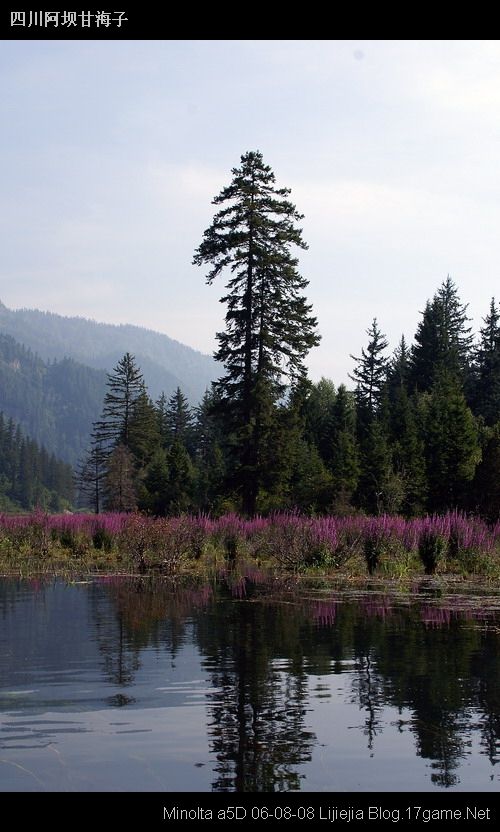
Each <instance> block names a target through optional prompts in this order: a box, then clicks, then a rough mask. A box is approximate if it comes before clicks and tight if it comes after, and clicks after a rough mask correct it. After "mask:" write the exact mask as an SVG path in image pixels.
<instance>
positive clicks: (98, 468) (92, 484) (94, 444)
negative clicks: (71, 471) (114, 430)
mask: <svg viewBox="0 0 500 832" xmlns="http://www.w3.org/2000/svg"><path fill="white" fill-rule="evenodd" d="M107 460H108V453H107V451H106V450H105V449H104V448H103V443H102V440H101V439H100V438H99V435H98V434H97V433H96V432H95V431H93V432H92V434H91V437H90V449H89V451H88V453H87V455H86V456H85V457H84V459H83V460H81V462H80V463H79V465H78V468H77V470H76V476H75V481H76V485H77V488H78V491H79V493H80V495H82V496H84V497H87V498H88V499H89V500H90V505H91V506H92V508H93V510H94V512H95V514H99V513H100V511H101V509H102V505H103V489H104V481H105V478H106V463H107Z"/></svg>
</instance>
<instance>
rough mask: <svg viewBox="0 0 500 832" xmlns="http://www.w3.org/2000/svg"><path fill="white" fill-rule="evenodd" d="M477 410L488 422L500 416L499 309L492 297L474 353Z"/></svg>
mask: <svg viewBox="0 0 500 832" xmlns="http://www.w3.org/2000/svg"><path fill="white" fill-rule="evenodd" d="M473 401H474V406H475V412H476V414H477V415H479V416H482V417H483V418H484V420H485V422H486V424H487V425H494V424H495V423H496V422H497V421H498V420H499V419H500V310H499V309H498V307H497V305H496V304H495V298H492V299H491V303H490V311H489V314H488V315H487V316H486V318H484V327H483V328H482V329H481V330H480V341H479V345H478V347H477V350H476V356H475V385H474V395H473Z"/></svg>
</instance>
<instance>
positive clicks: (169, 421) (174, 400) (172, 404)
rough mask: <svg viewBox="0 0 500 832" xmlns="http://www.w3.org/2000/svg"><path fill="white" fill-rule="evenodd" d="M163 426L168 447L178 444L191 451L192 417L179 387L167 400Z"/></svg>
mask: <svg viewBox="0 0 500 832" xmlns="http://www.w3.org/2000/svg"><path fill="white" fill-rule="evenodd" d="M165 425H166V431H167V436H168V444H169V445H171V444H172V443H173V442H180V443H181V445H184V447H185V448H186V449H187V450H188V451H191V450H193V417H192V414H191V409H190V407H189V403H188V400H187V398H186V397H185V395H184V394H183V392H182V390H181V388H180V387H177V389H176V390H175V392H174V393H173V394H172V396H171V397H170V399H169V402H168V407H167V409H166V413H165Z"/></svg>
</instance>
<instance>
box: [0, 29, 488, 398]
mask: <svg viewBox="0 0 500 832" xmlns="http://www.w3.org/2000/svg"><path fill="white" fill-rule="evenodd" d="M0 107H1V111H2V129H1V131H0V182H1V185H0V220H1V222H0V300H2V301H3V302H4V303H5V304H6V305H7V306H9V307H13V308H17V307H37V308H40V309H47V310H50V311H54V312H59V313H61V314H65V315H83V316H85V317H91V318H94V319H96V320H100V321H109V322H113V323H135V324H140V325H143V326H147V327H151V328H153V329H157V330H160V331H161V332H165V333H167V334H168V335H170V336H171V337H173V338H177V339H178V340H180V341H183V342H184V343H186V344H189V345H191V346H193V347H195V348H196V349H199V350H201V351H203V352H212V351H213V349H214V346H215V338H214V333H215V331H216V330H218V329H220V328H221V327H222V326H223V313H224V309H223V307H222V305H221V304H219V302H218V299H219V297H220V296H221V295H222V293H223V284H222V283H219V284H214V285H213V286H212V287H208V286H205V284H204V271H203V269H201V268H198V267H195V266H193V265H192V264H191V263H192V257H193V252H194V250H195V248H196V247H197V246H198V245H199V243H200V241H201V238H202V234H203V231H204V229H205V228H206V227H207V226H208V225H209V224H210V222H211V219H212V216H213V213H214V211H215V208H214V206H212V205H211V200H212V198H213V197H214V196H215V195H216V194H217V193H218V192H219V191H220V190H221V188H222V187H223V186H224V185H226V184H228V183H229V181H230V179H231V168H233V167H235V166H237V165H238V164H239V160H240V157H241V155H242V153H244V152H246V151H248V150H260V151H261V152H262V153H263V156H264V161H265V162H266V163H267V164H269V165H271V167H272V168H273V170H274V172H275V174H276V179H277V184H278V186H287V187H290V188H291V189H292V196H291V199H292V200H293V201H294V202H295V204H296V206H297V208H298V210H299V211H300V212H301V213H303V214H305V219H304V221H303V229H304V238H305V240H306V241H307V242H308V243H309V250H308V251H307V252H301V253H300V271H301V273H302V274H303V275H305V276H306V277H307V278H308V279H309V280H310V285H309V288H308V297H309V299H310V301H311V302H312V303H313V306H314V310H315V313H316V315H317V317H318V320H319V329H320V332H321V334H322V343H321V346H320V347H319V348H317V349H315V350H313V351H312V352H311V354H310V356H309V360H308V364H309V367H310V371H311V376H312V377H313V378H314V379H318V378H319V377H320V376H321V375H326V376H327V377H329V378H332V379H333V380H334V381H335V382H336V383H340V382H342V381H344V382H345V381H346V380H347V373H348V372H349V371H350V370H351V369H352V364H353V362H352V360H351V359H349V353H355V354H359V351H360V349H361V347H362V346H363V345H365V344H366V335H365V330H366V328H367V327H368V326H369V324H370V322H371V320H372V319H373V317H375V316H376V317H377V318H378V320H379V324H380V326H381V328H382V330H383V331H384V332H385V333H386V334H387V336H388V338H389V342H390V346H391V348H393V347H394V346H396V343H397V341H398V340H399V338H400V336H401V334H402V333H404V334H405V336H406V337H407V339H408V340H410V341H411V339H412V338H413V334H414V332H415V328H416V325H417V323H418V320H419V318H420V315H419V312H420V311H421V310H422V309H423V307H424V305H425V301H426V299H427V298H429V297H431V296H432V295H433V294H434V292H435V290H436V289H437V288H438V286H439V284H440V283H441V282H442V281H443V280H444V279H445V278H446V276H447V274H450V275H451V276H452V278H453V279H454V280H455V282H456V283H457V285H458V287H459V290H460V294H461V297H462V299H463V301H464V302H468V303H469V312H470V315H471V317H472V318H473V322H474V327H475V329H476V330H477V329H478V327H479V326H480V325H481V319H482V318H483V317H484V315H485V314H486V313H487V309H488V305H489V301H490V298H491V297H492V295H496V296H497V297H498V296H500V291H499V285H500V283H499V276H500V203H499V197H500V43H499V42H472V41H455V42H453V41H451V42H449V41H448V42H439V41H433V42H425V41H411V42H406V41H405V42H402V41H388V42H383V41H293V42H292V41H275V42H273V41H262V42H260V41H242V42H236V41H222V42H216V41H205V42H204V41H193V42H190V41H176V42H170V41H121V42H112V41H107V42H98V41H88V42H83V41H80V42H71V41H58V42H56V41H53V42H51V41H39V42H33V41H31V42H29V41H26V42H22V41H11V42H3V43H2V45H1V50H0Z"/></svg>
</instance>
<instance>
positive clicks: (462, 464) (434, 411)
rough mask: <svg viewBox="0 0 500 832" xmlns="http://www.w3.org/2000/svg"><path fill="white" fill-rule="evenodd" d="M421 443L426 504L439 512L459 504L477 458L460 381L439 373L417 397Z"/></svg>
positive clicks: (475, 432) (463, 500)
mask: <svg viewBox="0 0 500 832" xmlns="http://www.w3.org/2000/svg"><path fill="white" fill-rule="evenodd" d="M420 413H421V423H422V429H423V439H424V445H425V455H426V467H427V481H428V488H429V496H428V504H427V508H428V510H429V511H432V512H443V511H447V510H453V509H455V508H462V507H464V505H465V504H466V494H467V489H468V488H469V487H470V483H471V481H472V479H473V477H474V474H475V470H476V466H477V464H478V462H479V461H480V459H481V449H480V446H479V437H478V429H477V424H476V420H475V419H474V416H473V414H472V412H471V410H470V408H469V407H468V406H467V402H466V400H465V396H464V394H463V392H462V389H461V386H460V383H459V382H458V380H457V378H456V377H455V376H453V375H447V374H446V373H444V374H442V375H441V376H440V377H439V378H437V379H436V381H435V382H434V385H433V387H432V389H431V391H430V392H429V393H426V394H424V395H423V396H422V397H421V400H420Z"/></svg>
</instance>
